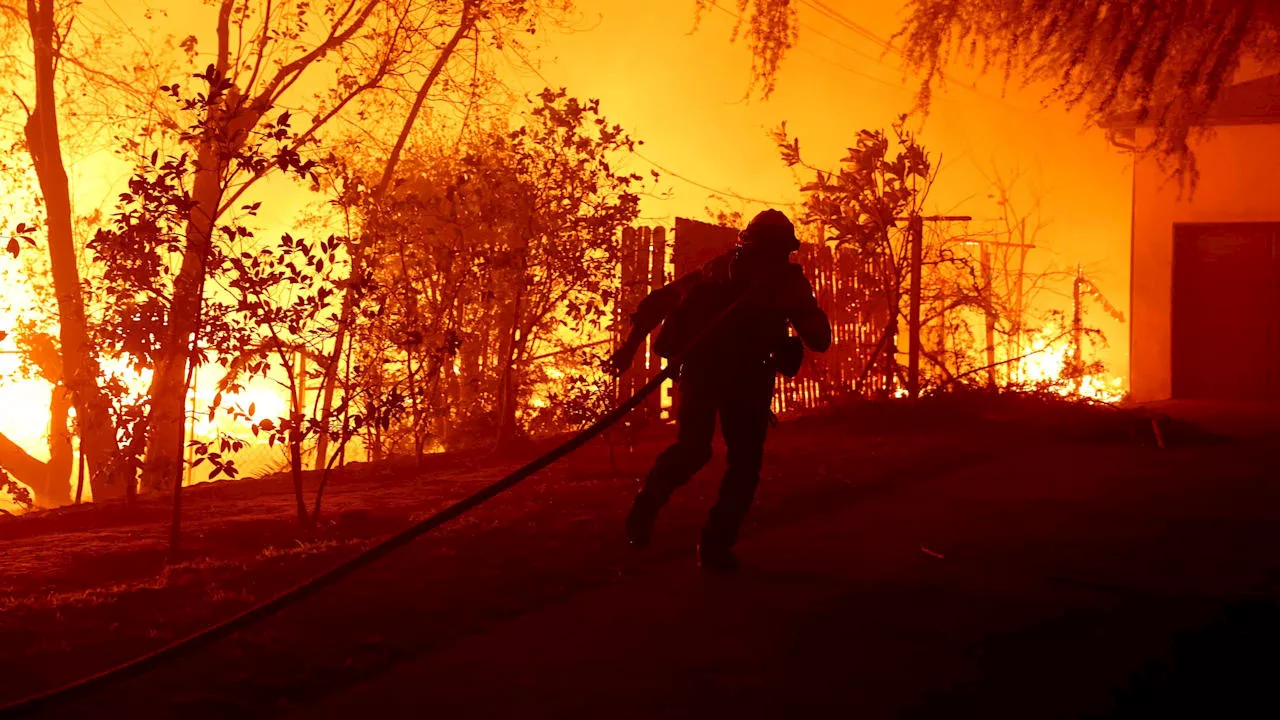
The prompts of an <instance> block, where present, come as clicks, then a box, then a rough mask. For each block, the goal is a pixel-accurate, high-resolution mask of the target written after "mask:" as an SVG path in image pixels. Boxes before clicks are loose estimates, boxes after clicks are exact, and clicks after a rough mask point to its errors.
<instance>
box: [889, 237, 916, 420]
mask: <svg viewBox="0 0 1280 720" xmlns="http://www.w3.org/2000/svg"><path fill="white" fill-rule="evenodd" d="M907 233H908V234H909V235H910V242H911V299H910V310H909V314H908V322H909V326H908V330H907V332H908V335H909V337H908V343H909V346H908V350H907V352H908V354H907V393H908V395H909V396H910V397H911V399H912V400H915V399H916V398H918V397H920V279H921V277H922V276H923V275H924V220H923V219H922V218H921V217H920V214H919V213H913V214H912V215H911V218H910V219H909V220H908V221H907ZM890 312H893V309H892V308H891V309H890Z"/></svg>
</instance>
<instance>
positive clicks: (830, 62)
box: [711, 1, 908, 90]
mask: <svg viewBox="0 0 1280 720" xmlns="http://www.w3.org/2000/svg"><path fill="white" fill-rule="evenodd" d="M711 7H713V8H715V9H716V10H719V11H720V12H722V13H724V14H725V15H728V16H729V17H731V18H733V19H734V20H736V21H738V22H741V21H742V15H741V14H740V13H735V12H733V11H732V10H729V9H728V8H726V7H724V6H722V5H720V4H719V3H717V2H714V1H713V2H712V3H711ZM800 25H801V26H802V27H804V28H805V29H807V30H809V31H810V32H812V33H814V34H816V35H819V36H821V37H824V38H826V39H827V40H830V41H831V42H833V43H835V44H836V45H839V46H840V47H843V48H845V49H847V50H849V51H850V52H853V53H854V54H855V55H858V56H860V57H864V58H866V59H868V60H871V61H872V62H875V63H878V64H880V65H884V66H885V67H889V66H888V65H885V64H884V63H883V62H881V61H880V60H879V58H876V57H875V56H874V55H871V54H870V53H867V52H863V51H862V50H860V49H858V48H856V47H854V46H852V45H850V44H849V43H846V42H844V41H843V40H840V39H839V38H836V37H832V36H831V35H828V34H826V33H824V32H822V31H821V30H819V29H818V28H816V27H814V26H813V25H810V24H809V23H805V22H802V23H800ZM796 49H797V50H799V51H800V52H803V53H805V54H806V55H812V56H813V57H815V58H817V59H819V60H821V61H822V62H825V63H827V64H828V65H831V66H833V67H836V68H839V69H841V70H844V71H845V72H847V73H850V74H851V75H856V76H858V77H860V78H864V79H866V80H871V81H872V82H877V83H880V84H881V85H884V86H886V87H891V88H894V89H898V90H906V89H908V88H907V87H906V86H905V85H903V84H902V83H900V82H893V81H891V80H885V79H884V78H879V77H876V76H874V75H870V74H868V73H865V72H863V71H861V70H858V69H857V68H854V67H850V66H849V65H846V64H844V63H842V62H839V61H837V60H832V59H831V58H829V57H826V56H825V55H821V54H819V53H816V52H814V51H813V50H810V49H809V48H806V47H797V48H796Z"/></svg>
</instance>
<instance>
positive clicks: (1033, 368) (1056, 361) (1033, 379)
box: [1011, 325, 1125, 403]
mask: <svg viewBox="0 0 1280 720" xmlns="http://www.w3.org/2000/svg"><path fill="white" fill-rule="evenodd" d="M1029 348H1030V349H1029V350H1028V352H1029V353H1030V354H1029V355H1028V356H1027V357H1025V358H1023V359H1022V360H1020V361H1018V362H1017V363H1015V370H1014V373H1013V375H1014V377H1013V378H1011V380H1012V382H1013V383H1014V384H1016V385H1020V386H1023V387H1033V388H1037V389H1042V390H1048V391H1050V392H1054V393H1057V394H1058V395H1061V396H1063V397H1083V398H1089V399H1091V400H1098V401H1100V402H1108V403H1114V402H1119V401H1120V400H1123V399H1124V396H1125V391H1124V378H1122V377H1106V376H1103V375H1092V374H1085V375H1083V376H1082V377H1080V378H1079V379H1078V383H1079V387H1077V379H1075V378H1071V377H1067V375H1069V372H1068V370H1069V369H1070V365H1071V355H1072V347H1071V341H1070V340H1068V339H1066V338H1064V337H1063V332H1062V329H1061V328H1059V327H1056V326H1053V325H1049V326H1046V327H1044V328H1043V329H1041V330H1040V331H1039V332H1038V333H1036V334H1035V335H1034V336H1032V337H1031V338H1030V342H1029Z"/></svg>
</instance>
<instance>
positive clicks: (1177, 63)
mask: <svg viewBox="0 0 1280 720" xmlns="http://www.w3.org/2000/svg"><path fill="white" fill-rule="evenodd" d="M800 2H801V0H737V5H738V9H739V10H740V11H741V12H742V16H743V18H744V19H745V21H746V22H747V23H748V29H747V30H746V32H745V35H746V37H747V39H748V41H749V44H750V46H751V49H752V52H753V55H754V58H755V59H754V61H753V76H754V77H756V80H757V82H758V83H760V85H761V86H762V87H763V88H765V89H766V90H772V88H773V80H774V74H775V73H776V71H777V68H778V64H779V63H780V62H781V59H782V57H783V56H784V55H785V53H786V52H787V50H789V49H790V48H791V47H792V45H793V44H794V42H795V39H796V25H797V21H796V19H795V9H796V6H797V5H798V4H800ZM697 4H698V9H699V11H701V10H703V9H705V8H706V7H708V6H712V5H714V3H713V2H712V0H697ZM837 5H838V7H837V8H836V9H837V10H840V11H844V12H848V13H851V14H852V13H854V12H855V10H856V4H855V3H852V2H846V3H843V4H837ZM748 6H750V8H751V12H750V13H749V14H748V13H747V12H746V9H747V8H748ZM905 11H906V12H905V16H906V19H905V21H904V24H903V26H902V28H901V29H900V30H899V31H898V32H897V33H896V34H895V35H894V36H893V40H894V41H896V42H897V43H898V47H899V49H900V51H901V55H902V59H903V63H904V65H905V68H906V70H907V71H908V72H911V73H913V74H916V75H917V76H918V77H919V78H920V82H921V85H920V92H919V96H918V102H919V105H920V109H922V110H926V109H928V106H929V103H930V100H931V99H932V94H933V91H934V89H935V88H937V87H942V86H943V85H944V83H945V81H946V77H945V71H946V69H947V68H949V67H951V66H952V64H953V63H957V62H968V63H969V64H971V65H972V66H974V67H976V68H978V69H979V70H981V71H983V72H988V71H992V70H995V71H998V72H1001V73H1002V75H1003V77H1004V81H1005V83H1006V86H1008V85H1009V84H1010V83H1017V84H1018V85H1020V86H1026V85H1030V84H1037V85H1039V84H1045V83H1047V84H1048V85H1049V86H1050V88H1051V90H1050V92H1049V93H1048V96H1047V97H1046V98H1045V100H1046V101H1058V102H1063V103H1065V104H1066V105H1068V106H1069V107H1074V106H1080V107H1083V108H1085V109H1086V110H1087V112H1088V118H1089V120H1090V122H1093V123H1098V122H1102V121H1103V120H1105V119H1106V118H1107V117H1108V116H1111V115H1114V114H1119V113H1136V116H1137V118H1138V120H1139V121H1140V122H1142V123H1143V124H1147V125H1150V126H1151V127H1152V128H1153V130H1154V132H1153V133H1152V136H1151V138H1150V139H1149V140H1147V141H1145V142H1144V143H1143V144H1142V145H1140V146H1139V147H1138V148H1137V149H1138V150H1140V151H1143V152H1146V153H1152V154H1154V155H1155V156H1156V157H1157V158H1159V159H1160V160H1161V162H1162V163H1163V164H1164V167H1165V170H1166V171H1167V172H1169V173H1170V174H1171V175H1173V176H1174V177H1175V178H1177V179H1178V180H1179V182H1186V183H1189V184H1190V185H1192V186H1194V183H1195V179H1196V170H1195V160H1194V157H1193V154H1192V152H1191V148H1190V144H1189V139H1190V138H1191V137H1192V136H1193V134H1194V132H1195V128H1196V127H1197V126H1198V125H1199V124H1200V123H1201V122H1202V121H1203V120H1204V118H1205V116H1206V114H1207V113H1208V111H1209V108H1210V106H1211V105H1212V104H1213V102H1214V101H1215V100H1216V99H1217V98H1218V96H1219V94H1220V92H1221V91H1222V89H1223V88H1224V87H1225V86H1226V85H1228V84H1229V83H1230V82H1231V80H1232V76H1233V74H1234V73H1235V71H1236V70H1237V68H1239V66H1240V63H1241V61H1242V60H1243V59H1245V58H1250V59H1253V60H1256V61H1259V62H1261V63H1262V64H1263V65H1264V66H1270V65H1277V64H1280V3H1278V2H1276V1H1275V0H906V5H905ZM854 19H855V20H856V18H854ZM735 37H736V33H735Z"/></svg>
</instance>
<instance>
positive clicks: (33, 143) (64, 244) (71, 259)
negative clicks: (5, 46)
mask: <svg viewBox="0 0 1280 720" xmlns="http://www.w3.org/2000/svg"><path fill="white" fill-rule="evenodd" d="M53 5H54V3H53V0H43V1H41V0H27V20H28V23H29V25H30V28H31V40H32V48H33V54H34V65H35V81H36V83H35V84H36V101H35V108H34V109H33V110H32V112H31V115H30V116H29V117H28V118H27V123H26V127H25V128H24V130H25V135H26V140H27V150H28V152H30V154H31V160H32V164H33V165H34V166H35V170H36V177H37V179H38V181H39V183H40V192H41V195H42V196H43V199H44V207H45V214H46V223H47V225H48V242H49V265H50V267H51V270H52V275H53V287H54V293H55V295H56V296H57V303H58V336H59V340H60V342H61V345H62V366H63V369H64V383H65V385H66V388H67V390H68V392H69V393H70V395H71V397H72V398H73V401H74V403H75V408H76V415H77V417H78V418H79V423H78V424H79V426H80V428H81V435H80V437H81V445H82V447H83V451H84V453H85V454H86V456H87V457H88V463H89V472H90V484H91V486H92V488H93V498H94V499H95V500H105V499H107V498H110V497H112V496H116V495H119V494H121V490H122V488H123V486H124V484H125V482H132V469H131V468H129V467H128V466H127V465H125V464H123V463H117V462H116V459H117V453H118V451H119V447H118V446H117V444H116V432H115V427H114V425H113V423H112V420H111V412H110V403H109V402H108V400H107V397H106V394H105V393H104V392H103V391H102V388H101V387H100V386H99V384H98V381H99V378H100V377H101V374H102V373H101V370H100V369H99V367H98V360H97V358H96V357H95V355H94V352H93V347H92V345H91V344H90V342H89V333H88V329H87V326H86V321H85V310H84V298H83V296H82V295H81V289H80V270H79V267H78V265H77V258H76V247H75V238H74V236H73V234H72V225H71V192H70V187H69V185H68V184H67V171H66V166H65V165H64V163H63V159H62V146H61V142H60V140H59V137H58V115H57V98H56V96H55V94H54V80H55V72H56V71H55V55H56V51H55V50H54V47H53V32H54V19H53ZM69 472H70V470H68V473H69Z"/></svg>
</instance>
